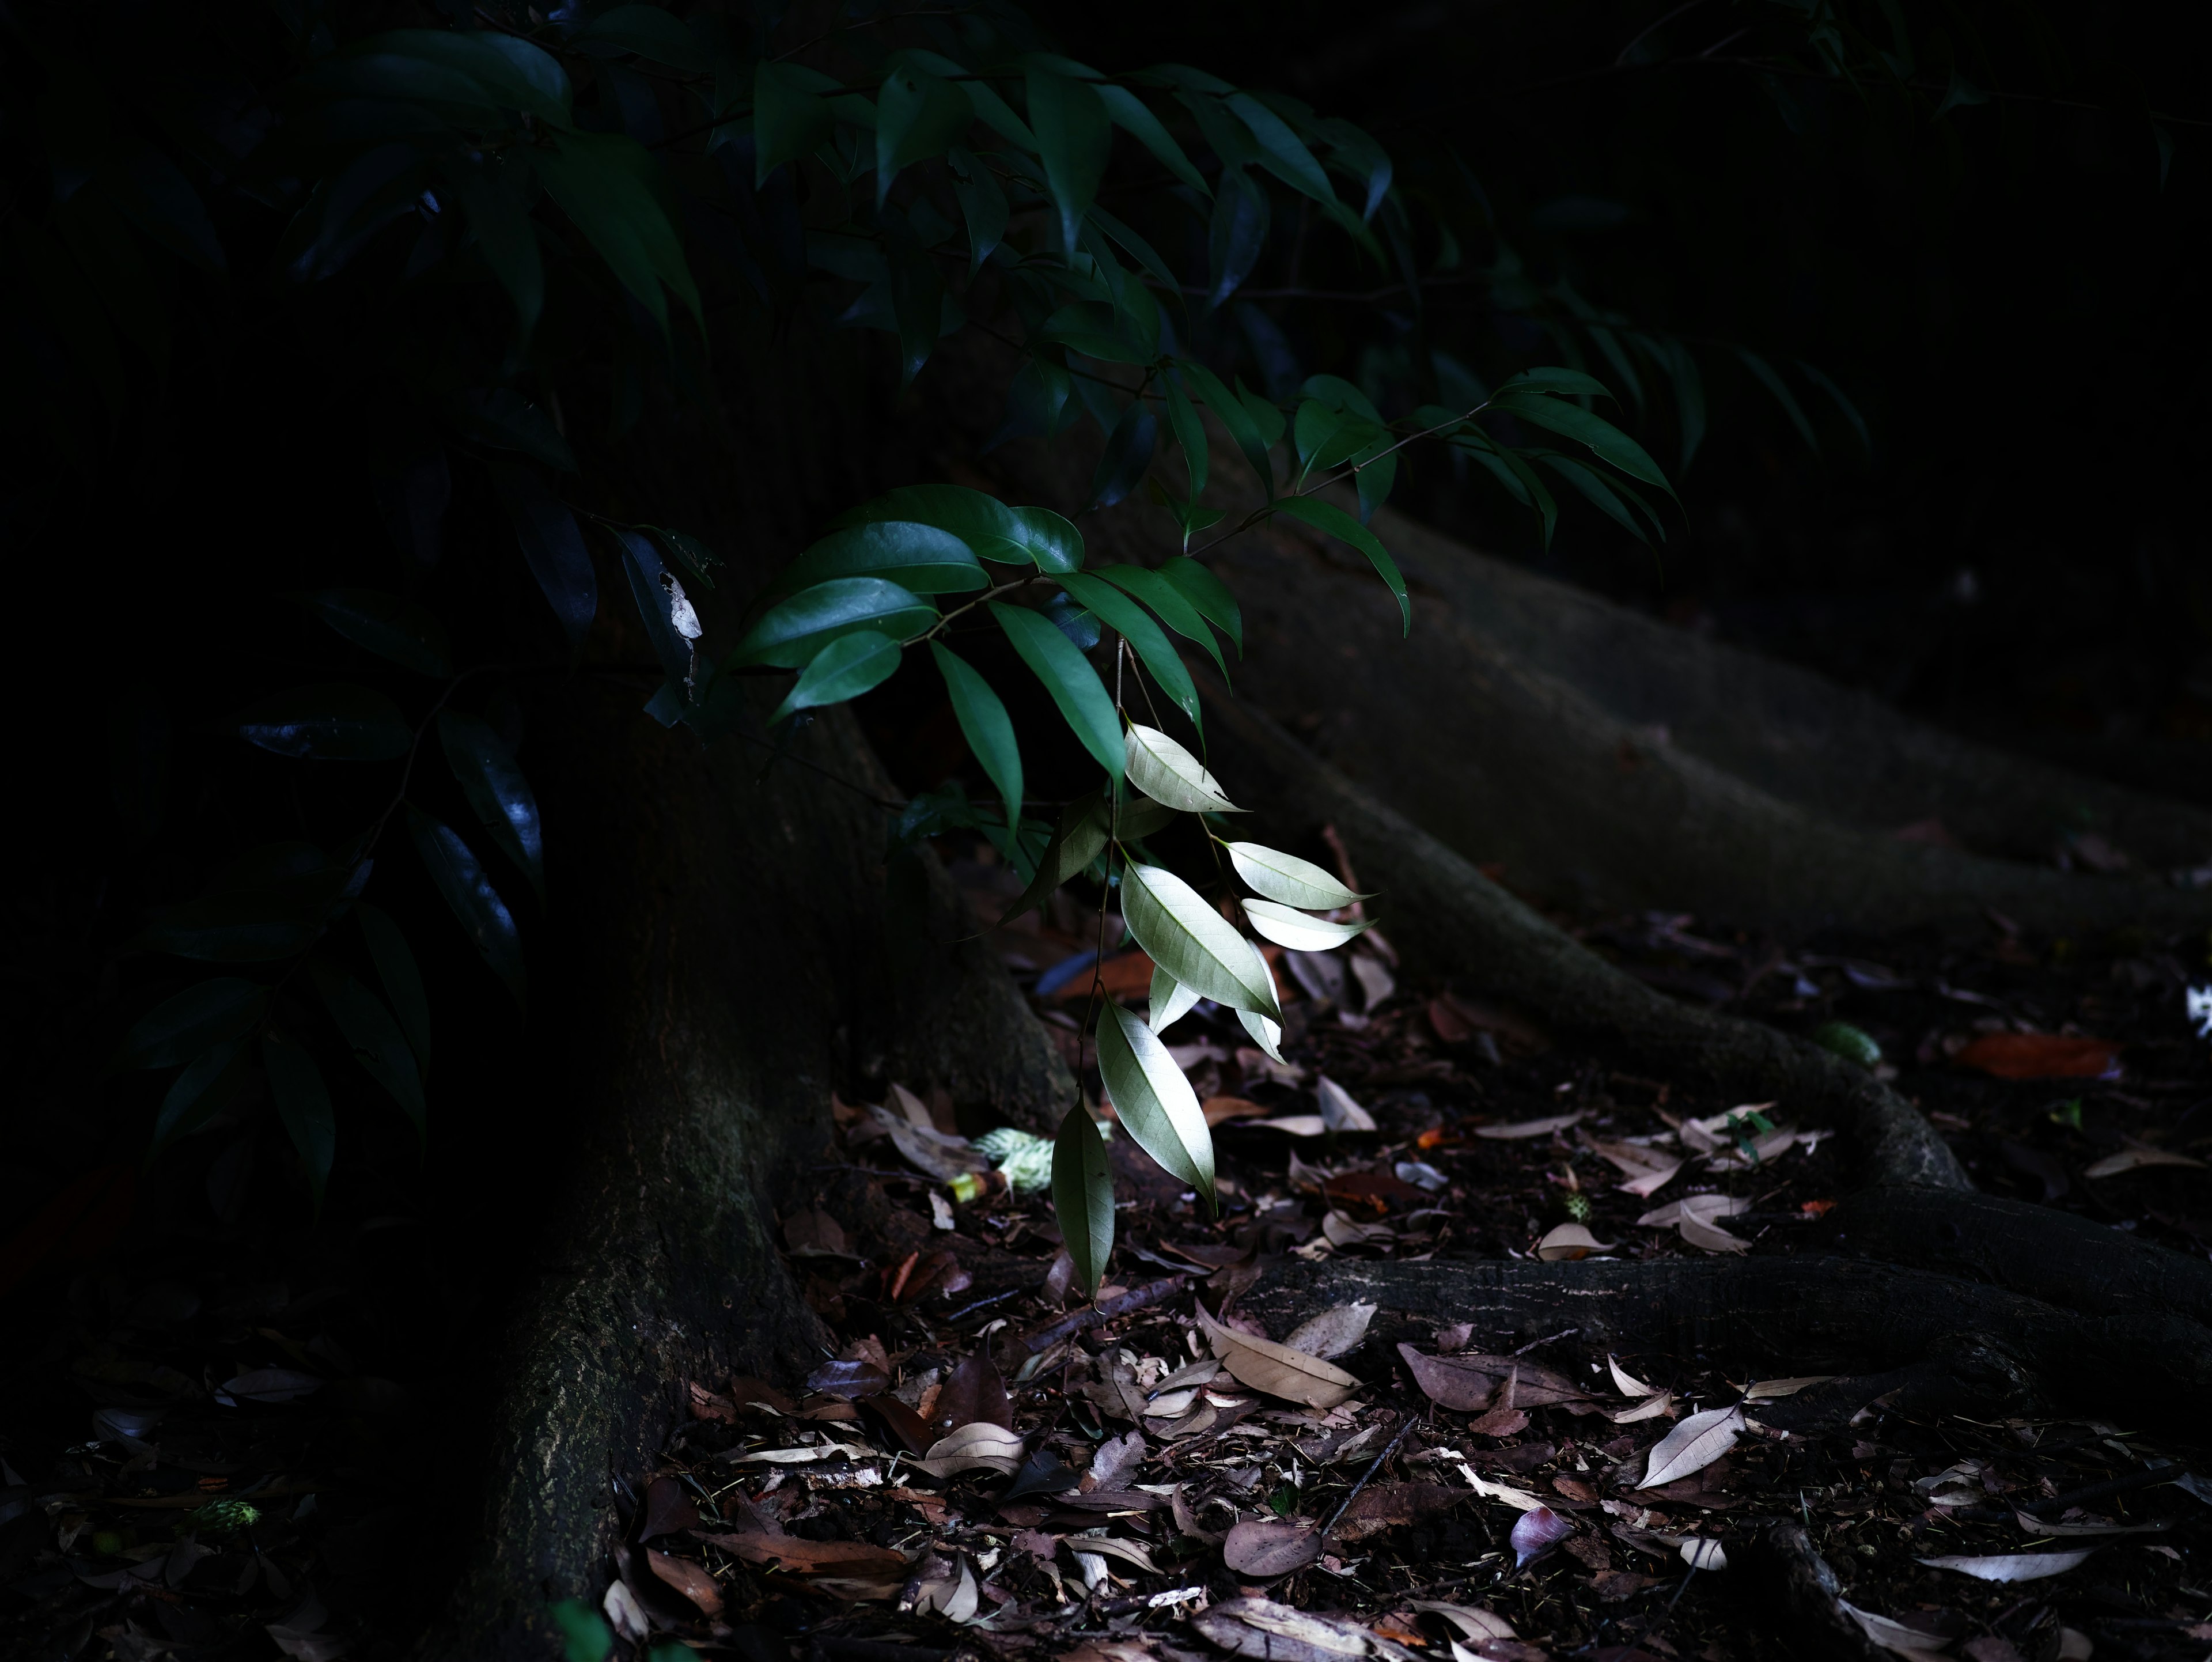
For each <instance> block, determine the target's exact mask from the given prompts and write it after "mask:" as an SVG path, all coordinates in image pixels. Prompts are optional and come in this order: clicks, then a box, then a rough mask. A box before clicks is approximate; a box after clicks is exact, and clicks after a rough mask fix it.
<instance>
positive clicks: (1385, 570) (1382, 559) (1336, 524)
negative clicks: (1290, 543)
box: [1275, 406, 1572, 633]
mask: <svg viewBox="0 0 2212 1662" xmlns="http://www.w3.org/2000/svg"><path fill="white" fill-rule="evenodd" d="M1569 407H1570V408H1571V407H1572V406H1569ZM1275 508H1276V511H1277V512H1278V513H1282V514H1289V515H1290V516H1291V518H1292V519H1294V520H1304V521H1305V522H1306V523H1307V524H1308V525H1310V526H1311V527H1314V529H1316V531H1325V532H1327V533H1328V534H1329V535H1330V536H1332V537H1334V538H1336V539H1339V540H1340V541H1342V542H1347V543H1350V544H1351V545H1352V546H1353V547H1354V548H1356V549H1358V551H1360V552H1361V553H1362V554H1364V555H1365V556H1366V557H1367V563H1368V564H1370V565H1371V566H1373V567H1374V568H1375V569H1376V573H1377V574H1378V575H1380V576H1381V577H1382V579H1383V583H1384V584H1385V585H1386V586H1387V587H1389V590H1390V593H1391V594H1393V595H1394V596H1395V597H1396V599H1397V602H1398V613H1399V616H1400V618H1401V619H1402V620H1403V624H1404V628H1405V630H1406V631H1407V632H1408V633H1410V632H1411V631H1412V630H1413V600H1412V598H1411V597H1410V596H1409V595H1407V593H1406V580H1405V578H1404V577H1402V576H1401V575H1399V571H1398V563H1397V562H1396V561H1395V560H1394V559H1392V558H1391V557H1390V551H1389V549H1387V548H1385V547H1383V539H1381V538H1379V537H1377V536H1376V534H1375V533H1373V532H1371V531H1370V530H1369V529H1368V528H1367V527H1365V526H1364V525H1362V524H1360V523H1359V521H1357V520H1355V519H1353V518H1352V515H1351V514H1347V513H1346V512H1345V511H1344V510H1343V509H1342V508H1339V507H1336V506H1335V505H1334V503H1331V502H1322V501H1319V500H1317V499H1316V498H1315V497H1312V496H1285V497H1284V498H1283V499H1282V500H1281V501H1279V502H1277V503H1276V504H1275Z"/></svg>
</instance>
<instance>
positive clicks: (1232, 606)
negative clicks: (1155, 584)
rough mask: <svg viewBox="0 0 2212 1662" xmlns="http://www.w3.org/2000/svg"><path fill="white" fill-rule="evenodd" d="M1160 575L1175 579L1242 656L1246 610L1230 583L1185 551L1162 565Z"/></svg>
mask: <svg viewBox="0 0 2212 1662" xmlns="http://www.w3.org/2000/svg"><path fill="white" fill-rule="evenodd" d="M1160 575H1162V576H1163V577H1165V578H1166V579H1167V580H1168V581H1170V582H1171V583H1173V584H1174V585H1175V586H1176V589H1177V590H1178V591H1179V592H1180V593H1181V594H1182V597H1183V598H1184V599H1185V600H1188V601H1189V602H1190V603H1191V604H1192V605H1193V606H1196V607H1197V608H1198V609H1199V612H1200V613H1201V614H1202V615H1203V616H1205V617H1206V618H1208V619H1210V620H1211V621H1212V622H1213V623H1215V624H1219V625H1220V627H1221V630H1222V632H1223V633H1224V634H1225V635H1227V636H1229V642H1230V644H1231V646H1234V647H1235V648H1237V653H1238V654H1239V655H1240V656H1241V655H1242V654H1243V651H1244V614H1243V612H1242V611H1240V610H1239V609H1238V607H1237V597H1236V596H1235V595H1234V594H1231V593H1230V592H1229V589H1228V587H1227V585H1225V583H1223V581H1221V579H1220V578H1218V577H1217V576H1216V575H1214V574H1213V572H1212V570H1211V569H1209V568H1207V567H1206V566H1202V565H1200V563H1198V562H1197V561H1196V560H1194V559H1191V558H1189V557H1187V556H1184V555H1177V556H1176V557H1175V558H1174V559H1172V560H1170V561H1169V562H1168V563H1166V564H1165V565H1164V566H1162V567H1161V568H1160Z"/></svg>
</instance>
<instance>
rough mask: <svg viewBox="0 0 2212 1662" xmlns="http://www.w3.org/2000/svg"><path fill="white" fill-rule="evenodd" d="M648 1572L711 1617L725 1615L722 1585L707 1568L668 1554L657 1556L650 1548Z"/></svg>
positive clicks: (646, 1556) (663, 1553)
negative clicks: (651, 1572) (649, 1570)
mask: <svg viewBox="0 0 2212 1662" xmlns="http://www.w3.org/2000/svg"><path fill="white" fill-rule="evenodd" d="M645 1562H646V1565H647V1568H650V1569H651V1570H652V1571H653V1574H654V1575H655V1576H657V1577H658V1578H659V1580H662V1581H664V1582H665V1583H666V1584H667V1585H668V1586H671V1587H673V1588H675V1589H676V1591H677V1592H680V1593H682V1594H683V1595H684V1597H685V1598H688V1599H690V1601H691V1602H692V1603H693V1604H696V1605H697V1606H698V1607H699V1608H700V1610H702V1611H703V1612H705V1613H706V1614H707V1615H708V1616H720V1614H721V1613H722V1587H721V1584H720V1582H718V1581H717V1580H714V1577H713V1576H711V1575H709V1574H707V1570H706V1567H705V1566H704V1565H702V1564H695V1563H693V1562H691V1561H690V1559H689V1558H673V1557H671V1556H670V1555H668V1554H666V1553H665V1552H655V1551H653V1549H652V1548H650V1547H648V1548H647V1549H646V1552H645Z"/></svg>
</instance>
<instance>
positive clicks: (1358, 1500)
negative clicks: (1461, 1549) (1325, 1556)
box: [1330, 1483, 1473, 1541]
mask: <svg viewBox="0 0 2212 1662" xmlns="http://www.w3.org/2000/svg"><path fill="white" fill-rule="evenodd" d="M1472 1498H1473V1491H1472V1490H1469V1489H1463V1488H1451V1487H1450V1486H1449V1485H1448V1484H1444V1483H1371V1484H1370V1485H1369V1486H1368V1487H1367V1488H1364V1489H1362V1490H1360V1491H1359V1493H1358V1494H1357V1495H1353V1496H1352V1504H1351V1505H1350V1506H1348V1507H1346V1508H1345V1509H1344V1516H1343V1517H1342V1518H1341V1519H1339V1520H1338V1522H1337V1525H1336V1527H1335V1529H1334V1530H1333V1531H1330V1533H1331V1535H1332V1537H1334V1539H1336V1540H1340V1541H1357V1540H1359V1539H1360V1538H1361V1537H1364V1536H1369V1535H1376V1534H1379V1533H1380V1532H1381V1531H1384V1530H1386V1529H1397V1528H1399V1527H1401V1526H1402V1525H1407V1524H1417V1523H1419V1522H1420V1521H1421V1520H1422V1519H1425V1518H1433V1517H1435V1516H1436V1515H1437V1513H1441V1512H1449V1511H1450V1510H1451V1509H1452V1508H1453V1507H1455V1506H1457V1505H1458V1504H1459V1503H1460V1502H1461V1501H1466V1500H1471V1499H1472Z"/></svg>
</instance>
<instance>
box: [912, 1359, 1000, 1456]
mask: <svg viewBox="0 0 2212 1662" xmlns="http://www.w3.org/2000/svg"><path fill="white" fill-rule="evenodd" d="M977 1422H982V1423H985V1424H988V1425H994V1426H998V1427H1000V1428H1001V1429H1003V1430H1006V1431H1012V1429H1013V1428H1014V1410H1013V1405H1012V1403H1009V1402H1008V1401H1007V1400H1006V1381H1005V1380H1004V1379H1001V1378H1000V1376H999V1369H998V1365H997V1364H996V1363H994V1361H992V1360H991V1359H990V1358H989V1357H988V1356H986V1355H982V1354H981V1353H980V1352H979V1353H978V1354H977V1355H973V1356H964V1357H963V1358H962V1359H961V1360H960V1361H959V1363H958V1364H957V1366H956V1367H954V1368H953V1370H952V1372H951V1373H949V1374H947V1375H946V1376H945V1383H944V1384H943V1385H940V1386H939V1388H938V1392H937V1402H936V1403H935V1405H934V1407H933V1409H932V1410H931V1413H930V1424H931V1425H932V1426H933V1428H935V1429H936V1431H937V1434H939V1436H943V1435H944V1434H945V1433H946V1432H949V1431H951V1429H952V1428H954V1427H955V1426H966V1425H975V1424H976V1423H977Z"/></svg>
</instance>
